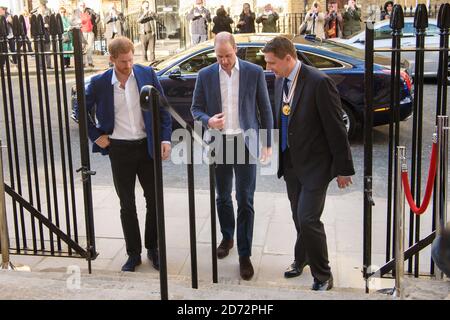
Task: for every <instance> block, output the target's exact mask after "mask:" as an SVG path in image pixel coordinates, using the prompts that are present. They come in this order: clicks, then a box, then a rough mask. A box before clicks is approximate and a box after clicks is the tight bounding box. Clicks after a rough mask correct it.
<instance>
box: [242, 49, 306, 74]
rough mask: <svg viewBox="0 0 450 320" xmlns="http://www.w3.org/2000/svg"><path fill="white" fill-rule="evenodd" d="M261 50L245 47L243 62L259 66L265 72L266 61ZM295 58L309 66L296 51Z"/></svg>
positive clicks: (303, 57)
mask: <svg viewBox="0 0 450 320" xmlns="http://www.w3.org/2000/svg"><path fill="white" fill-rule="evenodd" d="M262 48H263V47H261V46H258V47H247V50H246V53H245V60H247V61H248V62H251V63H254V64H257V65H258V66H261V67H262V68H263V69H264V70H266V60H265V59H264V53H263V52H262ZM297 57H298V59H299V60H300V61H301V62H302V63H305V64H308V65H309V64H310V62H309V61H307V60H306V59H305V56H304V55H302V54H301V53H300V52H299V51H297Z"/></svg>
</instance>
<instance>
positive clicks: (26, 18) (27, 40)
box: [22, 8, 33, 52]
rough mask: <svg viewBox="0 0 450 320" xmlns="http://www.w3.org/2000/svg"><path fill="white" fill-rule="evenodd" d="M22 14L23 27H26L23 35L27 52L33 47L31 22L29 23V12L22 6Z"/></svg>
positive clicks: (31, 50)
mask: <svg viewBox="0 0 450 320" xmlns="http://www.w3.org/2000/svg"><path fill="white" fill-rule="evenodd" d="M22 16H23V20H24V21H25V29H26V36H25V45H26V48H27V51H28V52H33V47H32V45H31V41H30V38H31V23H30V12H29V11H28V9H26V8H24V9H23V10H22Z"/></svg>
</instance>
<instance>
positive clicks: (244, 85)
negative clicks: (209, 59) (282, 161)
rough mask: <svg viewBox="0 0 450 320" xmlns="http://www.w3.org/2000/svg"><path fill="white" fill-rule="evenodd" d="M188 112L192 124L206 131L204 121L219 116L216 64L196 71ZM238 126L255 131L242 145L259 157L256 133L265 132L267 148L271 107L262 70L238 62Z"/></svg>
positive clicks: (217, 66) (219, 98) (219, 96)
mask: <svg viewBox="0 0 450 320" xmlns="http://www.w3.org/2000/svg"><path fill="white" fill-rule="evenodd" d="M191 112H192V115H193V117H194V119H195V120H197V121H202V124H203V126H204V127H208V120H209V119H210V118H211V117H212V116H214V115H215V114H217V113H221V112H222V97H221V93H220V78H219V64H218V63H215V64H213V65H210V66H208V67H206V68H204V69H202V70H201V71H200V73H199V74H198V77H197V82H196V83H195V89H194V97H193V100H192V107H191ZM239 123H240V127H241V129H242V130H244V131H247V130H250V129H253V130H255V132H256V135H249V136H247V137H248V138H246V139H245V140H246V141H245V143H246V146H247V148H248V149H249V152H250V154H251V155H252V156H253V157H255V158H257V157H258V155H259V146H260V144H259V129H267V140H266V141H267V146H268V147H270V146H271V130H272V129H273V115H272V107H271V105H270V99H269V92H268V90H267V83H266V78H265V76H264V71H263V69H262V68H261V67H260V66H258V65H255V64H253V63H250V62H247V61H243V60H241V59H239Z"/></svg>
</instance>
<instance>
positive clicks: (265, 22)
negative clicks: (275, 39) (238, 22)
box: [256, 3, 279, 33]
mask: <svg viewBox="0 0 450 320" xmlns="http://www.w3.org/2000/svg"><path fill="white" fill-rule="evenodd" d="M278 18H279V17H278V13H276V12H275V10H274V9H273V8H272V5H271V4H270V3H269V4H266V5H265V6H264V13H263V14H262V15H260V16H259V17H258V18H257V19H256V23H262V26H263V27H262V32H271V33H274V32H277V20H278Z"/></svg>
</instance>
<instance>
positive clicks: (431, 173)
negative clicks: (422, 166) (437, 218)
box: [402, 143, 437, 215]
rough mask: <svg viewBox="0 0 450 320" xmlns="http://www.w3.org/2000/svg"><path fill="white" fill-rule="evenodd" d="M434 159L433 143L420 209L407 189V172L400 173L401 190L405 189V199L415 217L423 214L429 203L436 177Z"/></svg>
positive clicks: (435, 145) (435, 152)
mask: <svg viewBox="0 0 450 320" xmlns="http://www.w3.org/2000/svg"><path fill="white" fill-rule="evenodd" d="M436 158H437V144H436V143H433V147H432V149H431V162H430V169H429V171H428V182H427V188H426V190H425V196H424V198H423V202H422V206H421V207H420V208H418V207H417V206H416V203H415V202H414V199H413V196H412V194H411V189H410V187H409V180H408V172H402V182H403V188H404V189H405V195H406V199H407V200H408V203H409V207H410V208H411V210H412V211H413V212H414V213H415V214H417V215H419V214H422V213H424V212H425V210H426V209H427V207H428V204H429V203H430V199H431V193H432V192H433V186H434V178H435V176H436Z"/></svg>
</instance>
